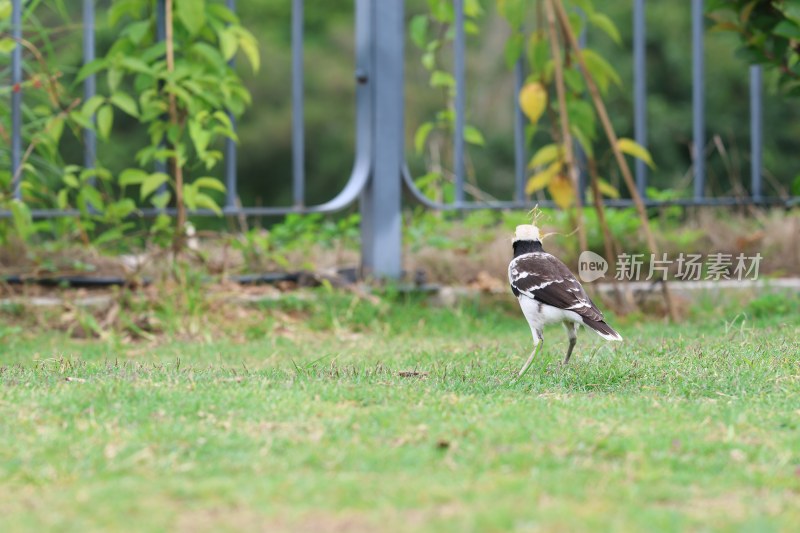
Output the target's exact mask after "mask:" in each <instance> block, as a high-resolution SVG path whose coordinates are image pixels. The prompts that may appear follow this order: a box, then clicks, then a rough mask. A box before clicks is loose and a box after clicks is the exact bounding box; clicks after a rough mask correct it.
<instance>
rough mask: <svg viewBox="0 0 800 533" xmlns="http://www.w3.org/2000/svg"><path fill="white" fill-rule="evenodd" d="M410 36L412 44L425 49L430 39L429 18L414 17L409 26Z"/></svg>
mask: <svg viewBox="0 0 800 533" xmlns="http://www.w3.org/2000/svg"><path fill="white" fill-rule="evenodd" d="M408 34H409V36H410V37H411V42H413V43H414V44H416V45H417V46H419V47H420V48H425V44H426V41H427V38H428V16H427V15H416V16H414V18H412V19H411V22H409V24H408Z"/></svg>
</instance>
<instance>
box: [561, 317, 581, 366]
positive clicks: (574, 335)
mask: <svg viewBox="0 0 800 533" xmlns="http://www.w3.org/2000/svg"><path fill="white" fill-rule="evenodd" d="M564 327H565V328H567V336H568V337H569V347H568V348H567V356H566V357H565V358H564V364H565V365H566V364H567V363H569V358H570V356H571V355H572V349H573V348H575V342H577V340H578V325H577V324H575V323H573V322H569V323H567V322H565V323H564Z"/></svg>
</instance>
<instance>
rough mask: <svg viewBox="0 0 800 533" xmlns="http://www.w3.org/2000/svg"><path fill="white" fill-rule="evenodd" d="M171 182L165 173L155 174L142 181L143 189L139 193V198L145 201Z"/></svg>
mask: <svg viewBox="0 0 800 533" xmlns="http://www.w3.org/2000/svg"><path fill="white" fill-rule="evenodd" d="M167 181H169V176H167V175H166V174H164V173H163V172H153V173H152V174H150V175H149V176H147V177H146V178H145V179H144V181H142V188H141V190H140V191H139V197H140V198H141V199H142V200H144V199H145V198H147V197H148V196H150V195H151V194H152V193H153V192H155V191H156V190H158V188H159V187H161V186H162V185H164V184H165V183H167Z"/></svg>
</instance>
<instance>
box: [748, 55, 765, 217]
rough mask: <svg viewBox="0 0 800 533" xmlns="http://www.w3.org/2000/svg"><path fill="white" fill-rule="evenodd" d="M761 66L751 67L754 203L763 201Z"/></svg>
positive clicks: (751, 189)
mask: <svg viewBox="0 0 800 533" xmlns="http://www.w3.org/2000/svg"><path fill="white" fill-rule="evenodd" d="M761 85H762V81H761V66H760V65H752V66H751V67H750V195H751V196H752V198H753V201H755V202H760V201H761V200H762V195H763V191H762V186H761V172H762V170H763V165H762V163H761V152H762V149H763V142H762V139H763V125H764V124H763V120H764V119H763V113H762V107H761V106H762V98H761V89H762V87H761Z"/></svg>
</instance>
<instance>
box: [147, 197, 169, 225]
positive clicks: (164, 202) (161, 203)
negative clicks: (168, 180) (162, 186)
mask: <svg viewBox="0 0 800 533" xmlns="http://www.w3.org/2000/svg"><path fill="white" fill-rule="evenodd" d="M170 200H172V193H171V192H169V191H164V192H160V193H158V194H155V195H153V197H152V198H151V199H150V203H151V204H153V207H155V208H157V209H165V208H166V207H167V206H168V205H169V201H170ZM165 216H166V215H165ZM167 220H170V219H169V217H167Z"/></svg>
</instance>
